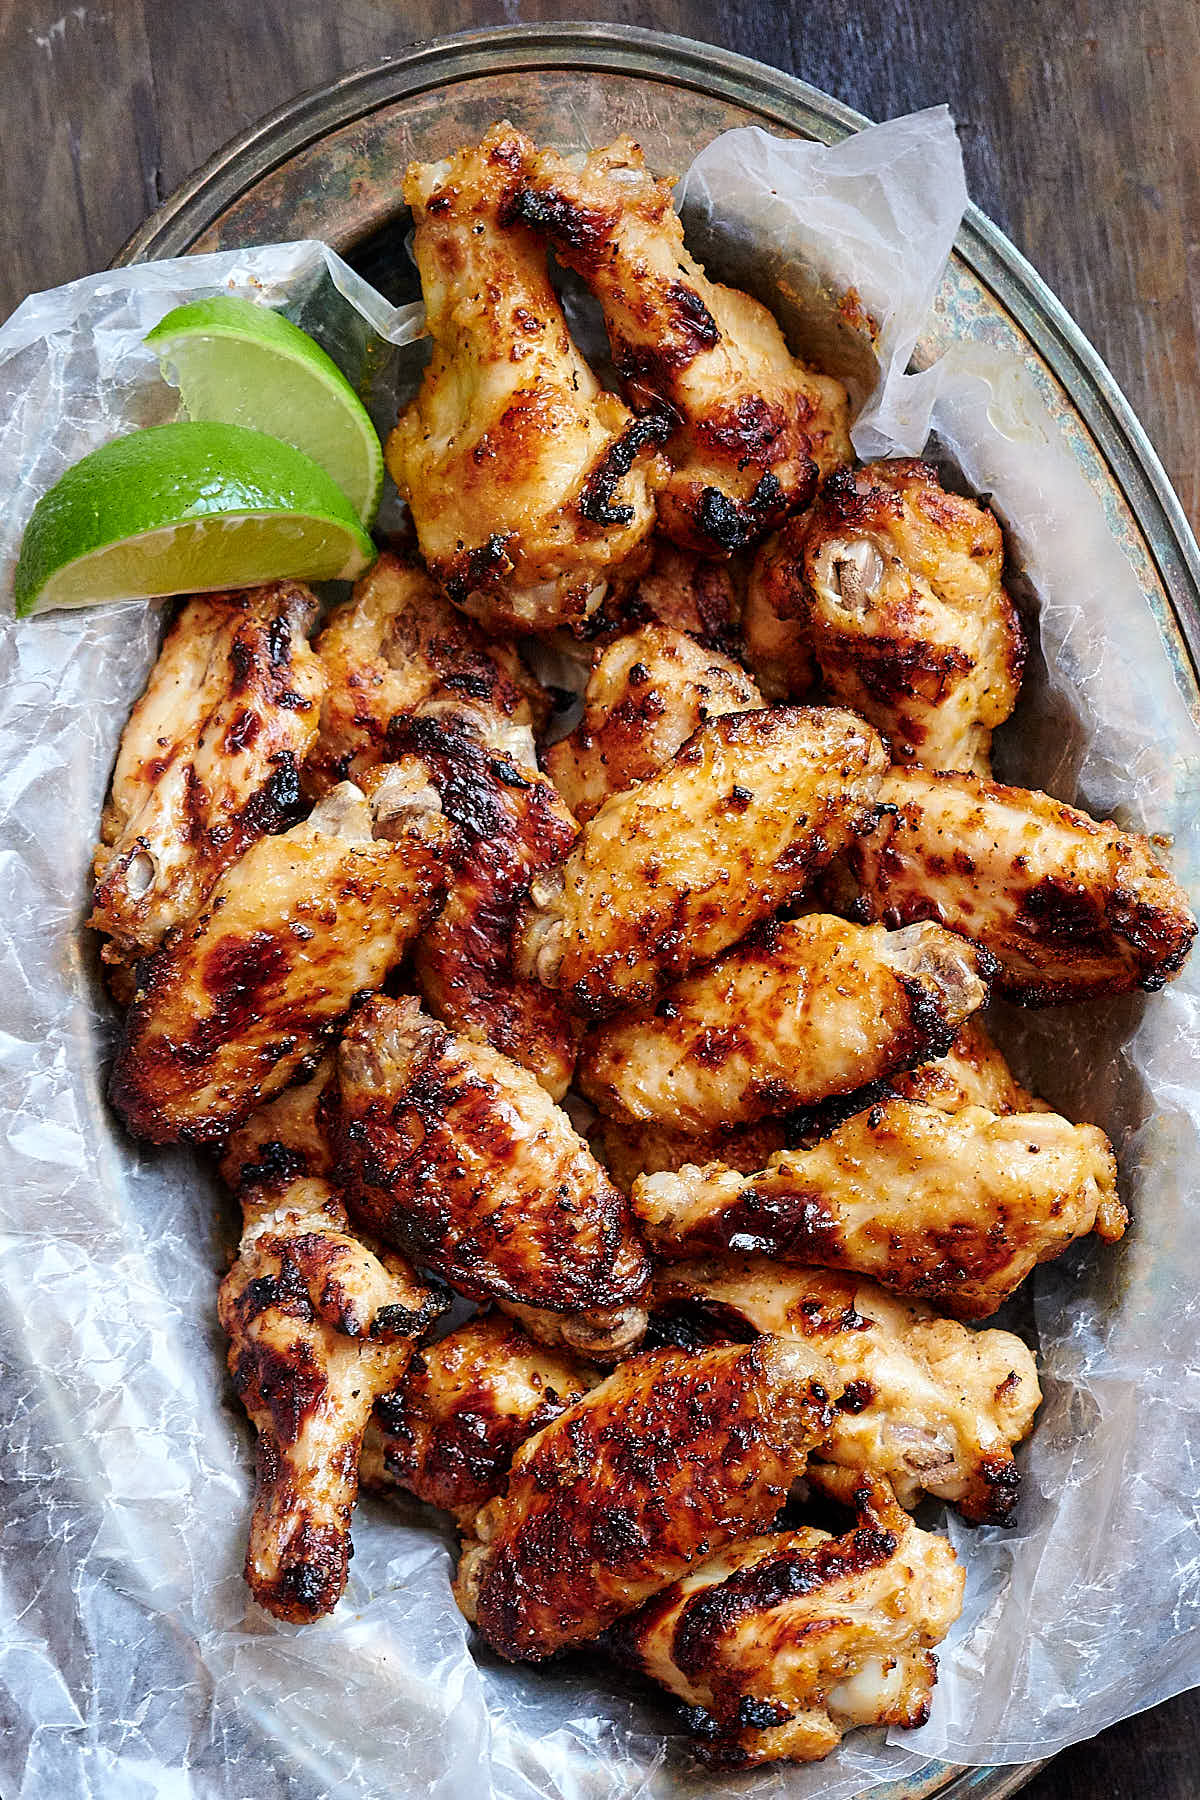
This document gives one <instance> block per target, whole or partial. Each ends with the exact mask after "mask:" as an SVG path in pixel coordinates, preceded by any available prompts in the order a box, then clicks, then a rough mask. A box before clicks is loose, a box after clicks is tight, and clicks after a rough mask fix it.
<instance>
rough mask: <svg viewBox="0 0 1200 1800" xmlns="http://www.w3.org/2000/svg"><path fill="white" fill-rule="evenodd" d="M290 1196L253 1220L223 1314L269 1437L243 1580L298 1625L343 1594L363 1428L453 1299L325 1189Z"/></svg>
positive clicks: (260, 1457)
mask: <svg viewBox="0 0 1200 1800" xmlns="http://www.w3.org/2000/svg"><path fill="white" fill-rule="evenodd" d="M322 1196H324V1197H325V1204H324V1205H322V1204H321V1203H320V1202H321V1200H322ZM285 1198H286V1200H287V1201H288V1202H291V1204H285V1206H284V1207H283V1208H280V1209H276V1210H275V1211H274V1212H270V1213H266V1214H265V1215H256V1214H255V1213H254V1211H253V1210H252V1212H251V1219H252V1222H251V1224H250V1227H249V1229H248V1230H247V1232H246V1235H245V1237H244V1238H243V1240H242V1246H241V1251H240V1254H239V1256H238V1260H237V1262H236V1263H235V1264H234V1266H233V1268H232V1269H231V1270H230V1272H229V1274H228V1275H227V1276H226V1277H225V1280H224V1281H223V1282H222V1283H221V1291H220V1296H219V1300H218V1311H219V1314H220V1319H221V1323H222V1325H223V1326H224V1328H225V1330H226V1332H227V1333H228V1335H229V1340H230V1342H229V1371H230V1374H231V1375H232V1377H233V1384H234V1387H235V1388H236V1389H237V1391H238V1394H239V1396H240V1397H241V1399H242V1401H243V1403H244V1405H245V1407H246V1410H247V1412H248V1413H249V1414H250V1417H251V1419H252V1421H253V1423H254V1426H255V1428H256V1430H257V1432H258V1453H257V1471H256V1487H255V1500H254V1514H253V1518H252V1521H251V1526H250V1544H249V1548H248V1550H247V1553H246V1580H247V1582H248V1584H249V1586H250V1588H251V1591H252V1592H253V1594H254V1597H255V1599H256V1600H257V1601H258V1602H259V1604H260V1605H261V1606H265V1607H266V1608H267V1610H268V1612H272V1613H274V1614H275V1617H276V1618H278V1619H289V1620H291V1621H292V1622H293V1623H295V1624H300V1623H304V1622H306V1621H308V1620H311V1619H316V1618H320V1617H321V1615H322V1614H323V1613H327V1612H331V1611H332V1609H333V1608H334V1607H335V1606H336V1605H337V1602H338V1600H339V1599H340V1597H341V1594H342V1590H343V1589H344V1587H345V1585H346V1571H347V1565H348V1563H349V1559H350V1555H351V1548H350V1515H351V1513H352V1511H353V1508H354V1501H355V1496H356V1493H357V1488H358V1454H359V1446H360V1444H361V1441H362V1435H363V1431H364V1429H365V1428H366V1424H367V1420H368V1418H369V1417H370V1413H371V1408H372V1407H373V1405H374V1404H375V1401H376V1400H377V1399H378V1398H379V1396H380V1395H381V1394H385V1393H388V1392H390V1391H391V1390H392V1389H393V1388H395V1387H396V1386H397V1384H398V1383H399V1381H400V1379H401V1377H402V1376H403V1374H404V1371H405V1368H406V1367H407V1364H408V1359H409V1357H410V1355H411V1354H412V1348H413V1343H414V1340H415V1339H416V1338H417V1337H418V1336H419V1334H420V1333H421V1332H422V1331H424V1330H425V1329H426V1327H427V1326H428V1325H429V1324H430V1323H432V1321H433V1319H434V1318H435V1317H436V1316H437V1314H438V1312H439V1311H441V1310H442V1302H441V1301H440V1300H439V1299H437V1298H436V1297H435V1296H434V1295H433V1294H432V1293H431V1292H430V1290H429V1289H428V1288H427V1287H425V1286H423V1285H422V1284H421V1283H420V1282H419V1281H418V1280H417V1279H416V1277H415V1276H414V1274H413V1272H412V1270H411V1269H409V1268H408V1266H407V1264H405V1263H404V1262H403V1260H402V1259H401V1258H400V1257H388V1258H386V1259H385V1260H384V1261H381V1260H380V1259H379V1258H378V1257H376V1256H374V1255H373V1254H372V1253H371V1251H370V1250H368V1249H367V1248H366V1247H365V1246H364V1245H363V1244H360V1243H359V1242H357V1240H356V1239H354V1238H353V1237H351V1236H349V1235H348V1233H347V1232H346V1230H345V1229H344V1227H345V1215H344V1213H343V1212H342V1209H341V1206H340V1203H339V1202H338V1201H337V1200H336V1198H335V1197H334V1194H333V1190H332V1189H331V1188H329V1187H328V1185H327V1184H326V1183H324V1182H321V1181H298V1182H296V1183H294V1184H293V1185H292V1187H291V1188H290V1189H289V1190H288V1192H287V1195H286V1197H285Z"/></svg>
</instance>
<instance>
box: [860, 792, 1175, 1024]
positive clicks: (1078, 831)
mask: <svg viewBox="0 0 1200 1800" xmlns="http://www.w3.org/2000/svg"><path fill="white" fill-rule="evenodd" d="M878 798H879V802H880V809H881V811H880V818H879V822H878V824H877V826H876V828H875V830H874V831H873V832H871V833H869V834H868V835H866V836H864V837H862V838H860V839H859V841H858V842H857V843H855V844H853V845H852V846H851V848H850V851H849V854H848V857H847V859H846V866H847V868H848V871H849V874H850V877H851V882H852V887H853V890H854V892H855V894H856V898H855V899H854V900H853V901H852V903H851V908H852V916H854V917H856V918H861V919H863V920H864V921H870V920H874V919H880V920H882V921H883V922H884V923H885V924H887V925H907V924H910V923H911V922H912V921H913V920H914V919H937V920H939V921H940V923H941V924H943V925H947V926H949V928H950V929H951V930H952V931H959V932H961V933H962V934H963V936H964V937H969V938H974V939H975V941H976V942H977V943H980V944H983V945H985V946H986V947H987V949H989V950H990V951H991V952H992V954H993V956H995V957H996V958H997V960H998V962H999V964H1000V973H999V977H998V986H999V988H1000V991H1001V992H1002V993H1004V994H1006V995H1007V996H1008V998H1009V999H1012V1000H1018V1001H1020V1002H1021V1003H1022V1004H1023V1005H1026V1006H1050V1005H1057V1004H1058V1003H1059V1002H1061V1001H1066V1000H1085V999H1088V998H1090V997H1092V996H1094V995H1099V994H1121V993H1126V992H1128V991H1129V990H1130V989H1133V988H1139V987H1140V988H1145V989H1146V990H1147V991H1150V992H1153V991H1154V990H1155V989H1156V988H1160V987H1162V986H1163V985H1164V983H1166V982H1167V981H1169V980H1170V979H1171V977H1172V976H1173V975H1176V974H1178V972H1179V970H1180V969H1181V968H1182V967H1183V964H1184V962H1185V960H1186V958H1187V954H1188V951H1189V949H1190V948H1191V943H1192V939H1193V937H1194V936H1195V935H1196V921H1195V919H1194V918H1193V917H1192V914H1191V911H1190V909H1189V907H1188V903H1187V896H1186V895H1185V894H1184V892H1183V890H1182V889H1181V888H1180V887H1179V885H1178V883H1177V882H1176V881H1175V880H1174V879H1173V878H1172V876H1171V874H1170V872H1169V871H1168V870H1167V869H1166V868H1165V867H1164V866H1163V864H1162V862H1161V861H1160V859H1159V857H1158V856H1157V855H1156V854H1155V851H1154V848H1153V846H1152V844H1151V841H1150V840H1149V839H1147V838H1144V837H1138V836H1136V835H1134V834H1131V833H1126V832H1123V831H1119V830H1118V829H1117V827H1116V825H1114V824H1113V823H1112V822H1111V821H1108V822H1105V823H1102V824H1098V823H1097V822H1096V820H1094V819H1090V818H1088V816H1087V814H1086V813H1082V812H1076V811H1075V809H1074V808H1073V807H1070V806H1063V805H1062V804H1061V803H1060V802H1059V801H1057V800H1051V799H1050V797H1049V795H1047V794H1038V793H1030V792H1028V791H1027V790H1026V789H1024V788H1013V787H1000V786H999V785H998V784H997V783H996V782H991V781H980V780H978V779H977V778H976V777H975V776H973V775H956V774H928V773H926V772H925V771H924V770H922V769H893V770H892V771H891V773H890V774H889V775H887V776H886V777H885V779H884V781H883V783H882V785H881V786H880V789H879V795H878Z"/></svg>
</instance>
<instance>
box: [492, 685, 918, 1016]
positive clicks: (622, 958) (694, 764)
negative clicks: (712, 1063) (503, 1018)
mask: <svg viewBox="0 0 1200 1800" xmlns="http://www.w3.org/2000/svg"><path fill="white" fill-rule="evenodd" d="M886 756H887V753H886V751H885V750H884V748H883V744H882V743H881V741H880V739H879V738H878V736H877V735H876V734H875V732H874V731H872V730H871V728H870V726H868V725H864V724H863V723H862V721H861V720H860V719H857V718H855V717H854V715H853V714H852V713H845V712H839V711H836V710H834V709H832V708H821V709H817V708H808V709H805V708H801V707H780V708H777V709H776V710H774V711H769V712H743V713H727V714H726V715H725V716H724V717H723V718H720V719H715V720H713V721H711V722H710V723H709V724H707V725H702V726H701V727H700V729H699V731H697V732H696V733H695V735H694V736H693V737H691V738H689V740H688V742H687V743H686V744H685V745H684V747H683V749H682V750H680V751H679V752H678V754H677V755H676V756H675V758H674V760H673V761H672V762H670V763H668V764H667V766H666V767H665V768H664V769H661V770H660V771H659V772H658V774H657V775H652V776H651V777H650V778H649V779H648V780H647V781H643V782H641V783H640V784H639V785H638V786H637V787H633V788H630V789H628V790H627V791H626V792H625V793H623V794H614V795H613V796H612V798H611V799H609V800H607V801H606V802H605V804H604V805H603V806H602V807H601V808H600V811H599V812H598V813H597V814H596V815H595V817H594V818H593V819H591V820H590V821H589V823H588V824H587V825H586V826H585V827H584V829H583V832H582V834H581V835H580V838H579V842H578V843H577V844H576V846H575V848H574V849H573V850H572V852H571V854H570V856H569V857H568V858H567V860H566V862H565V863H564V864H563V866H562V868H561V870H556V871H551V873H550V874H548V875H546V876H539V877H538V879H537V880H536V881H535V882H534V883H533V886H532V887H531V889H530V902H531V904H530V907H529V909H528V912H527V916H526V920H525V924H524V927H523V934H522V940H521V944H520V947H519V951H518V966H519V967H522V966H523V967H526V968H531V969H532V970H533V971H534V972H536V974H537V976H538V978H539V979H540V980H542V981H544V982H545V983H546V984H547V985H548V986H557V987H559V988H560V989H561V991H562V992H563V993H564V994H565V995H567V996H568V998H569V1001H570V1003H571V1005H572V1006H573V1007H575V1008H576V1009H577V1010H579V1011H580V1012H582V1013H585V1014H590V1015H592V1016H593V1017H600V1016H602V1015H603V1014H604V1013H606V1012H610V1011H613V1010H614V1009H615V1008H617V1007H618V1006H638V1005H642V1004H645V1003H646V1002H648V1001H649V1000H651V999H652V998H653V996H654V994H655V991H656V989H657V988H658V987H659V986H661V985H662V984H664V983H666V982H668V981H671V980H675V979H678V978H679V977H680V976H682V975H685V974H686V973H687V971H688V969H689V968H691V967H692V966H693V965H694V964H695V963H698V962H704V961H706V960H707V959H708V958H709V957H713V956H717V955H719V954H720V952H721V951H722V950H725V949H727V948H728V947H729V946H730V945H731V944H734V943H736V942H737V941H738V939H739V938H742V937H744V936H745V935H746V933H747V932H748V931H749V930H750V929H751V927H752V926H754V925H756V924H758V923H759V921H760V920H763V919H766V918H769V917H770V915H771V914H772V913H774V912H775V911H776V910H777V909H778V908H779V907H780V906H782V905H784V904H785V903H786V902H787V901H789V900H791V899H793V898H795V896H796V895H798V894H799V893H800V891H801V890H802V889H803V887H804V886H805V884H806V883H807V881H808V879H809V877H810V875H811V874H812V873H813V871H814V870H816V869H818V868H820V867H821V866H822V865H823V864H824V863H825V862H826V861H827V859H828V858H829V857H831V856H833V855H835V854H836V852H837V851H838V849H839V848H840V847H841V846H842V845H844V844H845V843H847V842H848V841H849V840H850V839H851V838H852V837H853V836H854V834H855V832H856V831H858V830H860V829H861V828H862V827H863V824H864V822H865V820H866V819H867V818H868V817H869V807H870V803H871V800H872V798H873V796H874V793H875V789H876V788H877V787H878V785H879V781H880V778H881V776H882V774H883V771H884V769H885V767H886Z"/></svg>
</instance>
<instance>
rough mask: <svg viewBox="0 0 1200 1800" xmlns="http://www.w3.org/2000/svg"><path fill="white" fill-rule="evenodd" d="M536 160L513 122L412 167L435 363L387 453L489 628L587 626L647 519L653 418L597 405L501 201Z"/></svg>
mask: <svg viewBox="0 0 1200 1800" xmlns="http://www.w3.org/2000/svg"><path fill="white" fill-rule="evenodd" d="M533 154H534V151H533V146H532V144H530V142H529V140H528V139H527V138H524V137H522V135H521V133H520V132H519V131H517V130H515V129H514V128H513V127H512V126H511V125H495V126H493V127H492V129H491V130H490V131H489V132H488V134H487V136H486V137H485V138H484V140H483V142H482V143H481V144H480V145H479V146H478V148H477V149H470V150H460V151H459V152H458V153H457V155H455V156H452V157H451V158H449V160H448V161H446V162H441V163H411V164H410V165H409V168H408V173H407V175H406V176H405V181H404V198H405V200H406V201H407V202H408V204H409V205H410V206H411V207H412V210H413V216H414V218H415V219H416V232H415V234H414V239H413V254H414V256H415V257H416V261H417V267H418V269H419V270H420V273H421V287H422V291H423V292H424V295H425V311H426V320H427V323H428V327H429V331H430V334H431V336H432V338H433V360H432V362H431V363H430V365H429V368H428V370H427V371H426V374H425V379H424V382H423V383H422V386H421V390H420V392H419V393H418V395H417V396H416V398H415V399H414V400H413V401H412V402H411V403H410V405H409V406H408V407H407V408H406V409H405V411H404V412H403V413H402V414H401V416H400V422H399V424H398V425H397V426H396V429H395V431H393V433H392V435H391V437H390V439H389V440H388V445H387V461H388V467H389V468H390V470H391V472H392V474H393V476H394V477H395V481H396V485H397V487H398V488H399V489H400V492H401V493H402V494H403V495H404V497H405V499H406V500H407V501H408V503H409V505H410V507H411V508H412V514H413V520H414V522H415V524H416V528H417V536H418V539H419V540H420V545H421V551H422V554H423V555H424V557H425V560H426V562H427V563H428V564H429V568H430V571H431V572H432V574H433V575H434V577H435V578H436V579H437V580H438V581H439V582H440V583H441V585H442V586H443V587H444V588H445V590H446V592H447V593H448V594H449V595H450V597H451V599H452V600H454V601H456V602H457V603H458V604H460V605H462V606H464V607H465V608H466V609H467V611H468V612H473V613H475V614H477V616H479V617H480V618H482V619H485V620H486V621H487V622H488V623H489V624H493V625H508V626H512V627H514V628H516V629H518V630H531V629H541V628H544V627H548V626H552V625H557V624H560V623H564V622H565V623H572V624H577V623H579V622H581V621H582V620H583V619H585V618H586V617H587V615H588V613H589V612H591V611H592V610H593V609H594V608H595V606H596V605H597V603H598V602H599V600H600V599H601V597H602V596H603V593H604V589H605V585H606V582H607V579H608V576H609V574H610V572H611V571H613V570H615V569H617V568H619V567H620V565H621V564H622V563H623V562H626V561H627V560H628V559H629V557H630V556H631V555H632V554H633V552H634V551H636V550H637V549H638V547H639V545H640V544H641V543H642V541H643V539H644V538H645V537H646V536H647V534H648V533H649V532H650V530H651V529H652V527H653V525H654V488H655V486H656V484H657V482H658V480H659V478H660V470H659V465H658V462H657V458H656V457H654V456H651V457H650V459H649V460H647V458H646V455H645V453H646V452H647V451H648V450H650V451H653V448H654V446H655V445H656V444H657V442H658V441H659V439H660V438H661V437H662V435H663V427H662V423H661V421H659V420H656V419H651V420H645V419H635V418H634V417H633V416H632V414H631V413H630V412H629V411H628V409H627V408H626V407H625V406H623V405H622V404H621V401H620V400H619V399H618V398H617V397H616V395H615V394H610V393H606V392H605V390H604V389H603V388H602V387H601V386H600V384H599V382H598V381H597V380H596V377H595V376H594V375H593V373H592V371H591V369H590V368H589V367H588V365H587V363H586V362H585V361H584V359H583V357H582V356H581V355H580V354H579V351H578V350H577V349H576V347H575V345H574V344H573V343H572V341H571V337H570V334H569V333H568V331H567V324H566V320H565V319H564V317H563V313H562V308H561V307H560V306H559V304H558V300H557V298H556V297H555V294H554V290H553V288H552V287H551V285H550V279H549V276H548V274H547V272H546V260H545V256H544V253H543V251H542V249H541V246H540V245H539V244H538V242H537V239H536V238H535V237H534V235H533V233H532V232H531V231H530V230H529V228H528V226H526V225H525V224H523V223H522V222H521V220H520V219H519V218H518V217H517V216H516V212H515V210H514V201H515V197H516V195H517V193H518V191H519V189H520V187H521V184H522V182H523V180H524V177H525V173H526V171H527V170H528V168H529V167H530V165H531V161H532V157H533Z"/></svg>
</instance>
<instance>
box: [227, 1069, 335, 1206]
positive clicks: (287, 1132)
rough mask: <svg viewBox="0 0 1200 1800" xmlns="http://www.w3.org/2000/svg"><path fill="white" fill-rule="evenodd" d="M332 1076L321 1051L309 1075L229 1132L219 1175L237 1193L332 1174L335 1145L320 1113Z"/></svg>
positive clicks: (279, 1188)
mask: <svg viewBox="0 0 1200 1800" xmlns="http://www.w3.org/2000/svg"><path fill="white" fill-rule="evenodd" d="M332 1080H333V1059H332V1058H331V1057H329V1056H323V1057H322V1058H321V1060H320V1062H319V1063H318V1064H317V1066H316V1068H315V1069H314V1070H313V1071H312V1073H311V1075H309V1076H307V1078H306V1079H304V1080H301V1081H298V1082H297V1083H296V1084H295V1085H294V1086H292V1087H287V1088H284V1090H283V1092H282V1093H281V1094H278V1095H276V1097H275V1099H274V1100H269V1101H268V1102H267V1104H266V1105H265V1106H260V1107H259V1108H258V1110H257V1111H256V1112H252V1113H251V1114H250V1116H249V1118H248V1119H244V1120H243V1121H242V1123H241V1124H240V1125H239V1126H237V1127H236V1128H235V1129H234V1130H233V1131H231V1132H230V1134H229V1136H228V1138H227V1139H226V1140H225V1145H224V1148H223V1150H222V1152H221V1177H222V1179H223V1181H224V1182H225V1183H226V1185H227V1186H228V1187H230V1188H231V1189H232V1190H233V1192H234V1193H235V1194H239V1195H244V1194H246V1193H247V1192H248V1191H249V1190H250V1189H254V1188H257V1189H261V1190H262V1191H263V1192H264V1193H266V1194H272V1193H282V1192H284V1191H285V1190H286V1189H287V1188H288V1187H289V1186H290V1184H291V1183H292V1182H293V1181H300V1180H306V1179H307V1180H322V1181H323V1180H325V1179H326V1177H328V1176H330V1175H332V1173H333V1164H334V1154H333V1147H332V1145H331V1144H330V1142H329V1139H328V1137H327V1136H326V1134H325V1127H324V1120H323V1117H322V1113H323V1106H322V1103H323V1101H324V1100H325V1096H326V1093H327V1091H328V1089H329V1086H330V1083H331V1082H332Z"/></svg>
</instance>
